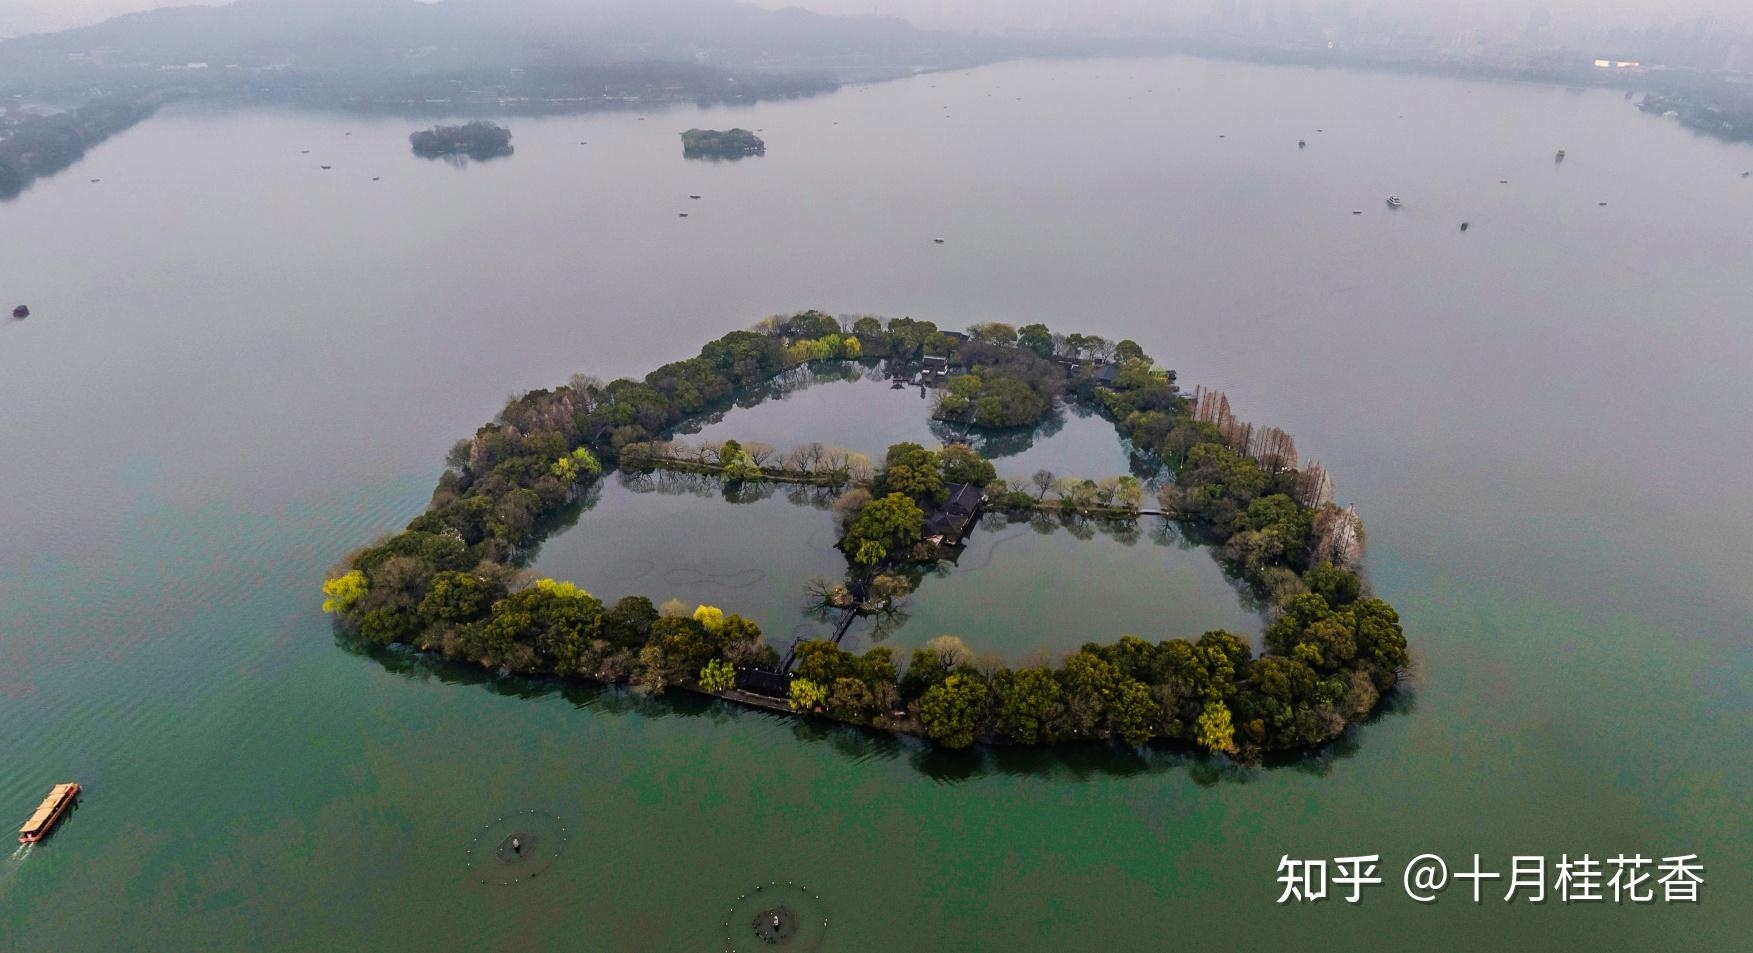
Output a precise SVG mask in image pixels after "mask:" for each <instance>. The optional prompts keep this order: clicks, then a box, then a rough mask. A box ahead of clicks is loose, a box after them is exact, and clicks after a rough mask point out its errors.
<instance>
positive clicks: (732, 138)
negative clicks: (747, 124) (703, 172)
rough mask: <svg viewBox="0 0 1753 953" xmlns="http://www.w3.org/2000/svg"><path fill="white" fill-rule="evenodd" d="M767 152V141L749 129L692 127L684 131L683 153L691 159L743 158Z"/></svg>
mask: <svg viewBox="0 0 1753 953" xmlns="http://www.w3.org/2000/svg"><path fill="white" fill-rule="evenodd" d="M766 154H767V143H765V142H763V141H761V137H760V136H757V135H755V134H754V133H752V132H750V131H748V130H747V129H690V130H688V131H687V132H684V133H682V155H683V156H684V157H686V158H689V159H741V158H744V157H745V156H760V155H766Z"/></svg>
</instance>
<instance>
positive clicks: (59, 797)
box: [18, 782, 79, 844]
mask: <svg viewBox="0 0 1753 953" xmlns="http://www.w3.org/2000/svg"><path fill="white" fill-rule="evenodd" d="M78 798H79V785H77V784H74V783H71V782H69V783H67V784H57V785H55V786H54V787H52V788H50V789H49V796H48V797H45V798H43V803H41V804H38V805H37V809H36V813H34V814H32V815H31V816H30V820H28V821H25V822H24V826H23V827H20V828H19V829H18V842H19V843H20V844H34V843H36V842H37V841H40V840H42V839H43V838H45V837H47V836H49V831H51V830H54V828H55V824H56V822H58V821H60V820H61V818H62V817H63V816H64V815H65V814H66V813H67V809H68V808H70V807H72V806H73V802H74V801H75V800H78Z"/></svg>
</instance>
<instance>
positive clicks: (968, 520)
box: [919, 483, 986, 546]
mask: <svg viewBox="0 0 1753 953" xmlns="http://www.w3.org/2000/svg"><path fill="white" fill-rule="evenodd" d="M949 491H950V495H949V499H947V500H945V501H944V503H943V505H942V506H940V507H938V508H937V509H936V510H935V511H934V512H932V513H931V515H929V516H927V517H926V518H925V526H924V529H923V530H922V531H921V532H920V534H919V535H920V536H921V537H922V538H924V539H925V541H926V542H930V543H935V544H937V545H939V546H959V545H961V542H962V540H964V539H966V538H967V536H968V531H969V530H971V529H973V528H974V518H975V517H977V516H979V515H980V504H982V503H984V502H986V497H985V495H984V494H983V493H981V492H980V488H979V487H977V486H975V485H973V484H971V483H952V484H950V487H949Z"/></svg>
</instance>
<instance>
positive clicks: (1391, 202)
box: [1388, 195, 1400, 208]
mask: <svg viewBox="0 0 1753 953" xmlns="http://www.w3.org/2000/svg"><path fill="white" fill-rule="evenodd" d="M1388 207H1389V208H1399V207H1400V196H1398V195H1390V196H1388Z"/></svg>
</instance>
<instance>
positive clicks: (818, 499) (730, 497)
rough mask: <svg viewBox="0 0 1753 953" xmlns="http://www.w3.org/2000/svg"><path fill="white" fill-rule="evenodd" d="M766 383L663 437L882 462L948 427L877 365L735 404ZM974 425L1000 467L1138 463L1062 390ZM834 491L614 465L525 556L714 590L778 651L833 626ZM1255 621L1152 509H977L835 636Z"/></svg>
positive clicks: (630, 581)
mask: <svg viewBox="0 0 1753 953" xmlns="http://www.w3.org/2000/svg"><path fill="white" fill-rule="evenodd" d="M762 396H764V397H765V398H766V399H764V400H761V401H760V402H759V403H754V404H752V405H750V406H735V407H732V408H730V409H728V410H724V411H721V412H717V413H713V414H710V415H708V416H707V417H705V418H703V419H702V420H701V421H697V422H696V424H695V425H694V426H692V427H688V426H685V427H683V428H681V430H682V432H680V433H678V434H676V435H675V437H676V439H678V440H681V441H685V442H689V443H695V444H698V443H707V442H721V441H724V440H729V439H735V440H738V441H740V442H743V443H745V444H746V443H750V442H759V443H767V444H770V445H772V446H774V447H776V448H778V449H779V450H781V451H783V450H786V449H788V448H790V447H792V446H795V445H797V444H799V443H808V442H820V443H822V444H825V445H828V446H838V447H844V448H846V449H849V450H854V451H857V452H859V453H863V454H866V455H868V456H870V457H871V458H872V459H873V460H875V461H879V462H880V460H881V457H882V453H883V451H884V449H885V448H887V447H888V446H889V445H890V444H893V443H898V442H901V441H913V442H916V443H919V444H921V445H923V446H926V447H932V448H935V447H937V446H939V445H940V444H941V443H942V442H943V437H944V436H946V435H949V434H950V433H952V428H950V427H948V426H946V425H944V424H941V423H938V422H934V421H932V420H931V419H930V408H931V395H930V394H929V393H928V394H927V395H926V397H925V398H923V399H922V398H921V396H920V393H919V388H918V387H904V388H899V389H895V388H891V386H890V384H889V383H888V381H887V379H886V377H885V376H884V375H883V374H882V373H881V369H880V368H878V369H864V370H863V371H862V372H859V371H854V370H852V369H850V367H849V368H848V369H847V370H846V371H844V372H836V371H832V370H830V371H826V372H823V373H822V374H821V375H819V376H812V377H810V378H809V379H799V378H798V377H797V376H796V375H792V376H790V377H789V378H788V379H787V380H786V381H785V382H784V383H782V384H780V385H779V386H776V387H774V388H771V389H770V390H769V391H768V392H766V393H765V394H762V395H752V396H751V397H750V398H748V400H745V401H744V403H748V401H750V400H755V399H758V398H759V397H762ZM690 431H692V432H690ZM955 432H959V430H956V431H955ZM973 440H974V445H975V446H976V447H977V448H978V449H980V450H981V451H982V452H983V453H986V454H990V455H992V459H993V464H994V465H995V466H996V467H997V468H998V472H999V475H1000V476H1002V477H1005V478H1007V479H1012V480H1017V481H1024V480H1026V479H1027V478H1028V476H1029V474H1031V473H1033V472H1035V471H1036V470H1040V469H1047V470H1050V471H1052V472H1054V473H1056V474H1059V475H1062V476H1064V475H1076V476H1080V477H1085V476H1087V477H1090V478H1092V479H1100V478H1102V477H1107V476H1120V475H1124V474H1126V473H1127V472H1129V470H1131V469H1132V461H1131V459H1130V454H1129V451H1128V449H1127V446H1126V445H1125V443H1124V442H1123V441H1122V440H1121V439H1120V438H1119V436H1118V435H1117V434H1116V433H1115V431H1114V428H1113V425H1112V424H1110V423H1109V422H1108V421H1106V420H1104V419H1102V418H1101V417H1100V416H1098V415H1095V414H1089V413H1080V412H1079V410H1078V408H1075V407H1070V406H1066V407H1062V408H1061V409H1060V412H1059V413H1057V414H1056V415H1055V416H1054V418H1053V419H1051V420H1049V421H1048V422H1047V423H1045V424H1043V425H1042V426H1040V427H1037V428H1031V429H1028V430H1021V431H1007V432H1001V433H997V434H989V435H980V434H975V435H973ZM834 497H835V492H834V491H832V490H827V489H823V488H819V487H799V486H783V485H773V484H762V485H744V486H742V487H739V488H737V489H727V488H726V487H725V485H724V484H723V483H722V482H721V481H719V480H716V479H712V478H707V477H700V476H695V475H690V474H679V473H667V472H658V473H654V474H626V473H614V474H612V475H610V476H609V477H607V478H606V479H604V480H603V481H602V483H601V484H600V486H599V488H596V489H593V490H592V491H591V494H590V496H589V497H588V499H587V501H586V507H585V509H584V510H583V512H582V513H581V515H580V517H579V520H578V523H577V525H575V526H573V527H570V528H568V529H565V530H562V531H560V532H558V533H556V534H555V535H554V536H552V537H551V538H550V539H549V540H548V541H547V543H546V544H545V545H544V546H543V547H542V550H541V552H540V553H539V554H538V555H537V557H536V560H535V562H534V564H533V568H534V569H535V571H536V572H538V573H540V574H542V575H544V576H552V577H554V578H557V579H568V580H571V581H573V582H576V583H578V584H579V585H580V586H582V587H584V588H585V589H588V590H590V591H591V592H592V593H594V594H595V595H597V596H598V597H600V598H602V599H604V600H605V601H611V602H612V601H613V600H615V599H618V598H620V597H622V596H627V595H643V596H647V597H649V598H651V599H652V601H654V602H657V603H662V602H664V601H665V600H668V599H671V598H676V599H680V600H681V601H682V602H684V603H686V604H688V605H689V606H692V605H695V604H699V603H705V604H708V605H716V606H719V607H721V608H723V609H724V610H725V611H726V612H736V613H740V614H742V615H744V616H746V617H748V618H750V619H753V620H754V621H756V622H757V623H759V624H760V626H761V629H762V631H763V632H765V633H766V634H767V636H768V639H769V641H771V642H772V643H773V644H774V645H776V646H778V647H779V648H780V649H781V650H783V649H784V647H785V646H787V645H789V644H790V642H791V640H792V639H793V638H797V637H802V638H819V637H824V636H825V635H826V634H827V633H828V632H829V630H830V629H831V628H832V623H831V621H824V620H823V618H822V617H821V616H819V615H816V614H814V613H812V612H811V611H810V610H809V606H808V602H809V600H808V598H807V594H806V587H807V585H808V584H809V582H810V581H811V580H812V579H824V578H825V579H830V580H839V579H842V578H844V576H845V572H846V561H845V559H844V558H842V556H841V555H840V553H839V551H838V550H836V549H835V548H834V543H835V540H836V538H837V537H836V532H835V530H836V525H835V520H834V515H833V513H832V511H831V509H830V506H831V504H832V502H833V500H834ZM1098 610H1099V611H1098ZM1097 619H1099V620H1100V621H1099V622H1098V621H1094V620H1097ZM1260 627H1261V623H1260V617H1259V616H1258V614H1256V613H1255V612H1253V611H1251V610H1250V609H1249V608H1248V607H1246V606H1244V605H1243V604H1242V602H1241V599H1240V594H1239V593H1238V592H1237V590H1236V589H1235V587H1234V586H1233V585H1232V584H1231V583H1230V582H1229V581H1228V580H1226V579H1225V577H1224V574H1223V572H1222V570H1221V568H1220V567H1219V565H1218V563H1217V561H1216V560H1215V559H1214V558H1213V553H1212V551H1211V550H1209V549H1207V548H1204V547H1199V546H1194V545H1192V544H1190V543H1188V542H1187V541H1185V540H1183V539H1182V538H1181V537H1180V535H1179V534H1178V533H1177V532H1175V531H1174V529H1173V528H1172V527H1171V526H1169V525H1168V524H1166V523H1165V522H1164V521H1162V520H1160V519H1157V518H1155V517H1145V518H1142V519H1140V520H1139V521H1137V522H1136V523H1135V524H1126V523H1088V522H1073V523H1071V524H1065V523H1062V522H1061V521H1060V520H1059V519H1057V518H1047V517H1040V518H1036V519H1034V520H1032V521H1027V522H1012V521H1011V520H1010V519H1008V518H1007V517H1005V516H1002V515H995V514H988V515H987V516H986V517H984V518H983V519H982V521H981V523H980V525H979V526H978V527H977V528H976V529H975V530H974V531H973V533H972V534H971V535H970V537H969V539H968V541H967V544H966V546H965V548H964V549H963V551H962V552H961V554H960V555H959V556H958V558H957V559H956V560H955V561H954V563H953V564H949V563H946V564H944V565H942V566H941V567H940V568H939V569H938V570H936V571H933V572H930V573H928V574H927V575H926V577H925V579H924V581H923V582H922V583H921V585H920V586H919V589H918V590H917V591H916V592H914V594H913V595H911V596H909V597H908V598H907V599H906V600H905V602H904V604H903V605H902V606H901V611H900V613H899V614H897V615H895V616H893V617H891V618H887V619H885V620H884V621H883V622H882V623H881V625H880V626H879V625H877V624H875V623H872V622H870V621H867V620H860V622H859V623H858V624H856V625H855V626H854V627H853V629H852V630H851V631H850V632H849V633H848V635H847V637H846V640H845V642H844V643H842V645H843V647H844V648H846V649H848V650H850V651H863V650H864V649H865V648H868V647H870V646H871V645H875V644H882V645H888V646H891V647H893V648H895V649H896V650H897V651H898V652H902V653H905V652H906V651H907V650H909V649H911V648H912V647H914V646H918V645H923V644H924V643H925V642H926V641H928V640H929V639H931V638H932V637H934V636H937V635H945V634H950V635H957V636H960V637H962V639H963V640H964V641H966V642H967V643H968V645H969V647H970V648H972V649H973V650H974V651H975V652H977V653H987V652H989V653H993V654H996V655H998V656H999V657H1001V658H1003V659H1004V660H1005V661H1007V662H1011V663H1018V662H1023V661H1027V660H1031V659H1033V658H1035V657H1036V656H1038V655H1041V654H1043V653H1058V652H1063V651H1069V650H1072V649H1076V648H1077V647H1078V646H1080V645H1082V644H1084V643H1085V642H1090V641H1102V642H1107V641H1112V640H1113V639H1115V638H1118V637H1119V636H1120V635H1122V634H1132V635H1137V636H1140V637H1143V638H1147V639H1150V640H1152V641H1157V640H1161V639H1165V638H1173V637H1177V636H1183V637H1187V638H1196V637H1198V636H1199V634H1201V633H1203V632H1206V631H1208V630H1211V629H1220V628H1221V629H1228V630H1230V631H1233V632H1237V633H1240V634H1244V635H1248V636H1250V637H1253V636H1257V635H1258V633H1259V631H1260Z"/></svg>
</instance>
